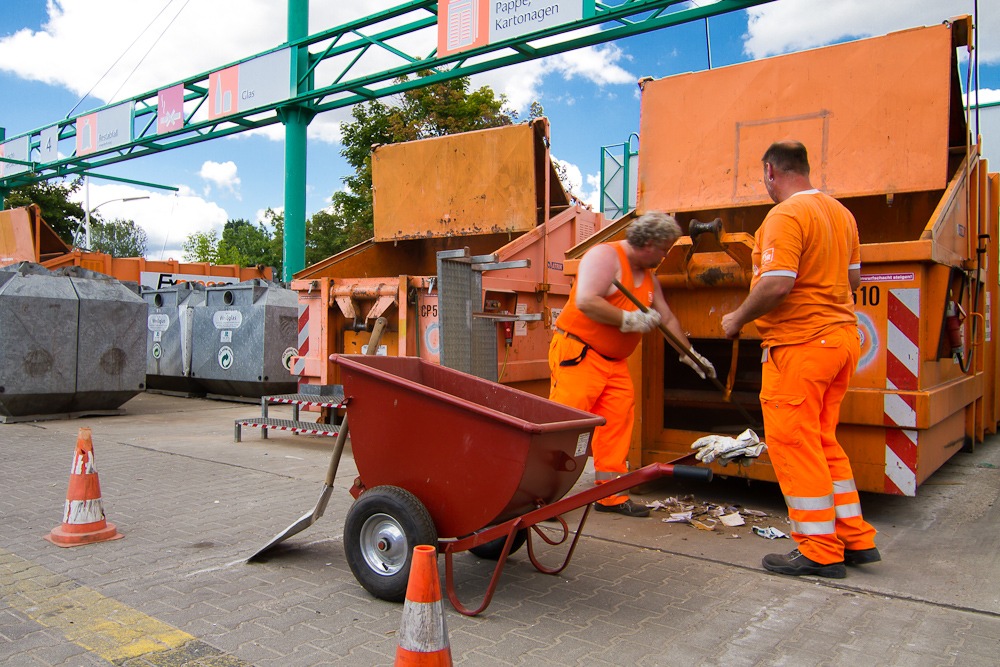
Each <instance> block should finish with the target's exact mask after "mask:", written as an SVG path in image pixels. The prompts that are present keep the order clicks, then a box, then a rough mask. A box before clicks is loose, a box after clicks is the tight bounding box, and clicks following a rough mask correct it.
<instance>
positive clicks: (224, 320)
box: [191, 279, 298, 398]
mask: <svg viewBox="0 0 1000 667" xmlns="http://www.w3.org/2000/svg"><path fill="white" fill-rule="evenodd" d="M205 292H206V298H205V306H204V307H202V308H196V309H194V330H193V345H192V348H193V349H192V360H191V364H192V376H193V377H194V378H196V379H197V380H198V382H199V383H200V384H201V385H202V386H203V387H204V388H205V389H206V390H207V391H208V393H210V394H215V395H219V396H230V397H241V396H242V397H258V398H259V397H260V396H264V395H267V394H283V393H291V392H294V391H295V389H296V385H297V382H296V378H295V376H293V375H292V374H291V371H290V367H291V355H292V354H294V353H295V351H296V344H297V340H298V295H297V293H296V292H293V291H292V290H287V289H284V288H281V287H277V286H274V285H270V284H268V283H266V282H264V281H262V280H259V279H254V280H247V281H244V282H242V283H238V284H236V285H222V286H218V287H209V288H207V289H206V290H205Z"/></svg>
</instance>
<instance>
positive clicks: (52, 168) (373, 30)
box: [0, 0, 773, 281]
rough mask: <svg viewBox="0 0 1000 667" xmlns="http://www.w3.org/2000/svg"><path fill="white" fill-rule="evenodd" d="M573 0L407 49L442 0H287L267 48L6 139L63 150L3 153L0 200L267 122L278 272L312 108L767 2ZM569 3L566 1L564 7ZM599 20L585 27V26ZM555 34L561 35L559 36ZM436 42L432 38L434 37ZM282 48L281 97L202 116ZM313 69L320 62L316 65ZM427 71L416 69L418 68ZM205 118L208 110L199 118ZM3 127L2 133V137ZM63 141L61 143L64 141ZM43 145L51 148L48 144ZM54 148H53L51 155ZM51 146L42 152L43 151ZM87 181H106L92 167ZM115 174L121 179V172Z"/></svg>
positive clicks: (297, 202) (301, 203)
mask: <svg viewBox="0 0 1000 667" xmlns="http://www.w3.org/2000/svg"><path fill="white" fill-rule="evenodd" d="M574 1H575V2H579V3H581V4H582V5H583V7H582V12H581V13H582V17H581V18H579V19H577V20H574V21H571V22H569V23H564V24H561V25H556V26H552V27H548V28H544V29H541V30H537V31H534V32H531V33H528V34H523V35H519V36H517V37H513V38H509V39H501V40H498V41H494V42H490V43H486V44H482V45H480V46H476V47H473V48H469V49H467V50H463V51H460V52H457V53H455V52H451V53H447V54H444V55H442V54H439V53H438V50H437V48H432V49H430V51H429V52H427V53H413V52H408V51H407V50H406V49H404V48H403V45H402V44H401V42H406V41H412V40H404V39H401V38H403V37H405V36H410V35H415V34H416V33H419V32H424V33H425V34H432V33H433V32H434V31H436V30H437V26H438V16H439V9H438V6H439V4H442V3H445V2H446V0H440V2H439V1H438V0H412V1H411V2H405V3H402V4H400V5H397V6H395V7H392V8H390V9H387V10H385V11H381V12H377V13H375V14H372V15H370V16H366V17H364V18H361V19H358V20H355V21H351V22H349V23H346V24H344V25H341V26H338V27H335V28H331V29H329V30H324V31H321V32H318V33H316V34H314V35H309V34H307V33H308V17H309V0H288V39H287V41H286V42H285V43H284V44H281V45H279V46H277V47H275V48H274V49H271V50H270V51H267V52H264V53H261V54H257V55H255V56H253V57H251V58H246V59H243V60H241V61H238V62H236V63H230V64H229V65H226V66H225V67H222V68H219V69H216V70H211V71H209V72H203V73H201V74H198V75H195V76H192V77H188V78H186V79H183V80H181V81H178V82H175V83H173V84H170V85H169V86H165V87H163V88H160V89H157V90H154V91H150V92H147V93H143V94H141V95H136V96H134V97H132V98H130V99H129V100H126V101H124V102H117V103H115V104H113V105H108V106H106V107H101V108H99V109H94V110H91V111H88V112H87V113H86V114H79V115H77V116H74V117H70V118H66V119H63V120H60V121H58V122H57V123H55V124H52V125H48V126H45V127H43V128H40V129H38V130H33V131H31V132H28V133H26V134H24V135H18V137H14V138H13V139H10V140H8V141H15V140H24V139H25V138H26V140H27V150H28V154H29V155H33V154H35V153H36V152H37V153H39V154H41V152H42V144H43V142H47V143H51V142H52V141H53V140H54V141H55V142H56V143H57V144H59V143H61V142H66V143H67V150H64V151H62V153H63V154H64V155H67V156H68V157H64V158H59V159H53V160H51V161H47V162H42V161H32V160H30V159H29V160H19V159H9V158H7V159H5V158H2V157H0V163H5V164H8V165H11V164H12V165H19V166H21V167H24V168H25V169H24V170H22V171H19V173H14V174H8V175H6V176H4V177H3V178H0V206H2V197H5V196H6V195H7V193H8V192H9V191H10V190H11V188H15V187H19V186H24V185H29V184H31V183H37V182H39V181H44V180H48V179H51V178H60V177H65V176H71V175H76V174H85V173H90V172H92V171H93V170H94V169H97V168H99V167H103V166H106V165H111V164H115V163H118V162H124V161H126V160H132V159H135V158H139V157H143V156H146V155H151V154H154V153H159V152H162V151H165V150H170V149H173V148H179V147H182V146H187V145H189V144H195V143H200V142H202V141H208V140H211V139H218V138H220V137H225V136H228V135H231V134H236V133H238V132H245V131H247V130H252V129H255V128H259V127H265V126H267V125H272V124H274V123H283V124H284V126H285V165H284V168H285V202H284V204H285V240H284V274H283V279H284V280H286V281H287V280H290V279H291V277H292V275H293V274H294V273H296V272H298V271H300V270H301V269H303V268H305V217H306V215H305V190H306V145H307V141H306V129H307V127H308V125H309V123H310V121H311V120H312V119H313V117H315V115H316V114H318V113H323V112H325V111H331V110H333V109H339V108H342V107H346V106H350V105H353V104H357V103H358V102H366V101H368V100H373V99H377V98H379V97H384V96H387V95H393V94H396V93H401V92H403V91H406V90H410V89H413V88H418V87H421V86H426V85H429V84H432V83H437V82H439V81H445V80H448V79H453V78H457V77H464V76H469V75H471V74H477V73H479V72H485V71H487V70H492V69H497V68H500V67H505V66H507V65H513V64H516V63H521V62H526V61H529V60H534V59H536V58H543V57H545V56H550V55H554V54H557V53H563V52H566V51H572V50H574V49H578V48H581V47H584V46H593V45H596V44H601V43H604V42H610V41H614V40H618V39H622V38H625V37H630V36H633V35H638V34H642V33H646V32H651V31H654V30H659V29H661V28H666V27H669V26H673V25H679V24H682V23H689V22H692V21H698V20H703V19H708V18H709V17H712V16H717V15H720V14H726V13H729V12H733V11H739V10H743V9H747V8H748V7H753V6H756V5H762V4H766V3H768V2H772V1H773V0H719V1H718V2H715V3H713V4H708V5H706V6H704V7H699V6H696V5H693V3H690V2H688V0H621V1H620V2H600V1H597V0H574ZM569 4H572V3H569ZM595 27H596V28H599V29H598V30H595V31H594V32H591V33H586V34H585V31H583V30H581V29H584V28H595ZM560 35H565V37H566V38H565V40H562V41H557V40H555V39H554V38H557V37H558V36H560ZM434 41H435V43H437V40H436V39H435V40H434ZM285 50H288V51H289V63H290V65H289V77H290V79H289V86H288V97H283V98H281V99H276V100H273V101H270V102H268V103H266V104H262V105H260V106H256V107H253V108H250V109H246V110H238V111H235V112H233V113H229V114H226V115H223V116H221V117H214V118H207V119H206V118H205V117H204V116H205V115H206V113H205V112H206V111H208V110H209V107H210V105H209V99H210V97H211V85H210V80H211V81H212V82H215V83H216V84H217V85H218V81H219V78H221V76H222V72H223V71H224V70H230V69H231V68H233V67H237V66H239V65H241V64H244V65H245V64H246V63H250V62H252V61H258V62H260V59H261V58H263V57H264V56H269V55H274V54H280V53H281V52H283V51H285ZM386 54H389V55H390V56H391V57H392V58H393V59H394V60H395V61H396V63H397V64H396V65H395V66H393V67H389V68H385V67H378V66H375V67H373V64H372V60H374V59H375V58H374V56H376V55H377V56H378V57H382V58H384V57H385V55H386ZM320 65H322V67H320ZM421 72H424V73H427V75H426V76H421V77H414V76H413V75H415V74H417V73H421ZM176 86H181V88H182V90H183V112H182V115H183V118H182V121H183V122H181V123H180V127H179V128H178V129H176V130H172V131H166V132H164V131H162V130H159V129H158V127H157V121H158V118H159V111H160V109H159V94H160V92H161V91H164V90H167V89H170V88H175V87H176ZM122 104H130V105H131V106H132V111H131V123H132V128H131V134H132V137H131V138H130V140H129V141H127V142H124V143H120V144H118V145H115V146H113V147H110V148H98V149H97V150H93V151H92V152H88V153H87V154H85V155H83V156H78V155H77V150H76V143H77V121H78V120H80V119H82V118H83V117H85V116H90V115H92V114H96V113H100V112H101V111H102V110H112V109H115V108H118V107H120V106H121V105H122ZM208 115H210V116H211V114H208ZM2 132H3V130H2V129H0V140H2V137H3V134H2ZM70 142H72V143H73V148H72V149H68V144H70ZM47 148H48V149H51V146H47ZM58 152H59V151H58V150H56V151H55V153H56V154H58ZM49 154H52V153H51V152H50V153H49ZM91 175H93V176H94V177H101V178H107V177H105V176H101V175H100V174H97V173H93V174H91ZM120 180H124V179H120Z"/></svg>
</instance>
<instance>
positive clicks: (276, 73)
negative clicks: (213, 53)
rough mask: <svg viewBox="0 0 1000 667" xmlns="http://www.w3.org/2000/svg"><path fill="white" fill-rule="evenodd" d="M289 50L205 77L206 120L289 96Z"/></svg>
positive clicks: (250, 108)
mask: <svg viewBox="0 0 1000 667" xmlns="http://www.w3.org/2000/svg"><path fill="white" fill-rule="evenodd" d="M291 65H292V57H291V50H290V49H282V50H280V51H274V52H272V53H267V54H264V55H262V56H260V57H258V58H253V59H252V60H248V61H246V62H245V63H240V64H239V65H233V66H232V67H227V68H226V69H222V70H219V71H218V72H212V73H211V74H209V75H208V118H209V120H215V119H216V118H224V117H225V116H229V115H230V114H234V113H243V112H246V111H250V110H252V109H257V108H259V107H264V106H267V105H269V104H274V103H275V102H281V101H283V100H287V99H288V98H289V97H290V96H291V95H290V93H291V84H290V75H291Z"/></svg>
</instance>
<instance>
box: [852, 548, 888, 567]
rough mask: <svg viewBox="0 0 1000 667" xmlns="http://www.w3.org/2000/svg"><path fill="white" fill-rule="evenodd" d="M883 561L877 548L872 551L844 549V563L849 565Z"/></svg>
mask: <svg viewBox="0 0 1000 667" xmlns="http://www.w3.org/2000/svg"><path fill="white" fill-rule="evenodd" d="M880 560H882V554H880V553H879V552H878V549H877V548H876V547H872V548H871V549H844V562H845V563H847V564H848V565H865V564H866V563H877V562H879V561H880Z"/></svg>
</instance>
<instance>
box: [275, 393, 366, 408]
mask: <svg viewBox="0 0 1000 667" xmlns="http://www.w3.org/2000/svg"><path fill="white" fill-rule="evenodd" d="M298 396H299V395H297V396H296V397H295V398H285V397H283V396H271V397H270V399H269V400H270V401H271V402H272V403H284V404H286V405H298V406H300V407H309V408H346V407H347V401H345V400H333V401H324V400H316V401H305V400H302V399H301V398H298Z"/></svg>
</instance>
